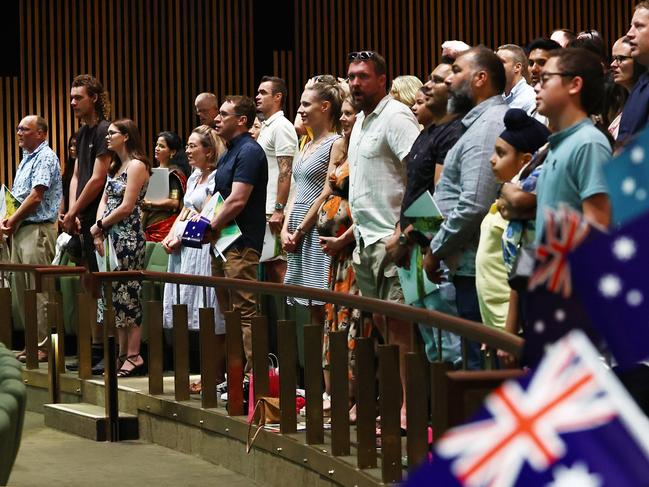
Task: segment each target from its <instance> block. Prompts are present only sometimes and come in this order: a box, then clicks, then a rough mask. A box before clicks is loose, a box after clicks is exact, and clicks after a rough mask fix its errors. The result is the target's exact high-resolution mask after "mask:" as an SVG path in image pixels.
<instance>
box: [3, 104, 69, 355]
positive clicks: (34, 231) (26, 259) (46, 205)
mask: <svg viewBox="0 0 649 487" xmlns="http://www.w3.org/2000/svg"><path fill="white" fill-rule="evenodd" d="M16 133H17V135H18V144H19V145H20V147H21V148H22V149H23V159H22V161H20V165H19V166H18V170H17V171H16V176H15V178H14V184H13V188H12V193H13V195H14V196H15V197H16V199H17V200H18V201H19V202H20V207H19V208H18V209H17V210H16V212H15V213H14V214H13V215H10V216H8V217H7V218H5V219H4V220H3V221H2V224H0V232H2V233H3V234H5V235H10V236H12V241H11V262H12V263H15V264H45V265H48V264H51V263H52V259H53V258H54V247H55V244H56V219H57V216H58V211H59V206H60V204H61V198H62V196H63V189H62V185H61V166H60V164H59V158H58V157H57V156H56V154H55V153H54V151H53V150H52V149H51V148H50V147H49V145H48V143H47V122H46V121H45V119H43V118H41V117H39V116H38V115H28V116H26V117H25V118H23V119H22V120H21V121H20V124H19V125H18V127H17V128H16ZM26 287H27V286H26V280H25V275H24V274H23V273H15V274H14V276H13V279H12V291H13V292H12V310H13V316H14V318H15V322H16V324H17V325H18V327H20V326H21V325H22V327H23V328H24V305H23V298H24V293H25V289H26ZM46 304H47V296H46V294H45V293H41V294H39V295H38V296H37V316H38V341H39V347H40V348H39V351H38V359H39V361H41V362H45V361H47V351H46V349H45V348H44V345H45V343H46V341H47V319H46ZM18 358H19V359H22V360H23V361H24V359H25V355H24V352H23V353H20V354H19V355H18Z"/></svg>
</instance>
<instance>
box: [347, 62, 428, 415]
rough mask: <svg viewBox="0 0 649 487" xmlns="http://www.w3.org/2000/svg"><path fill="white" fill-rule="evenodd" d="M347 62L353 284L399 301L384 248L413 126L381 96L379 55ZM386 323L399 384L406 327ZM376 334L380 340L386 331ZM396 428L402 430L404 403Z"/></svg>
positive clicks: (403, 109) (398, 106)
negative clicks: (352, 117) (353, 112)
mask: <svg viewBox="0 0 649 487" xmlns="http://www.w3.org/2000/svg"><path fill="white" fill-rule="evenodd" d="M348 59H349V67H348V70H347V75H348V78H349V89H350V92H351V95H352V97H353V98H354V102H355V104H356V105H357V107H358V108H359V113H358V115H357V116H356V123H355V124H354V128H353V129H352V133H351V136H350V140H349V152H348V160H349V205H350V207H351V214H352V219H353V221H354V235H355V237H356V248H355V250H354V254H353V257H352V260H353V266H354V272H355V273H356V282H357V284H358V287H359V289H360V291H361V293H362V294H363V296H367V297H373V298H378V299H384V300H388V301H396V302H403V291H402V289H401V285H400V283H399V277H398V275H397V267H396V265H395V264H394V262H391V261H390V260H389V258H388V256H387V254H386V248H385V247H386V244H387V242H388V240H389V239H390V236H391V235H392V234H393V233H394V229H395V227H396V225H397V222H398V221H399V213H400V210H401V201H402V200H403V196H404V192H405V186H406V166H405V164H404V159H405V157H406V156H407V155H408V153H409V152H410V148H411V147H412V144H413V142H414V141H415V139H416V138H417V137H418V136H419V125H418V124H417V119H416V118H415V116H414V115H413V113H412V112H411V111H410V109H409V108H408V107H407V106H406V105H404V104H403V103H401V102H398V101H396V100H394V99H393V98H391V97H390V96H388V95H387V94H386V81H387V79H386V71H387V70H386V64H385V59H383V57H382V56H381V55H380V54H378V53H376V52H373V51H361V52H353V53H351V54H349V56H348ZM390 321H391V322H390V324H389V327H388V328H389V331H390V337H389V340H390V342H391V343H396V344H398V345H399V353H400V355H401V365H402V370H401V372H402V377H401V380H402V384H405V368H404V364H405V360H404V359H405V357H404V354H405V353H406V352H407V351H409V349H410V324H408V323H405V322H396V320H390ZM385 325H386V326H387V325H388V324H387V323H386V324H385ZM382 332H383V334H384V336H385V333H387V329H384V330H382ZM386 338H387V336H386ZM404 397H405V396H404ZM401 426H402V427H405V426H406V415H405V401H404V405H403V408H402V410H401Z"/></svg>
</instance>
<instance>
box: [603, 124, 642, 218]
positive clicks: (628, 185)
mask: <svg viewBox="0 0 649 487" xmlns="http://www.w3.org/2000/svg"><path fill="white" fill-rule="evenodd" d="M604 176H605V177H606V184H607V185H608V187H609V198H610V200H611V206H612V208H613V221H614V222H615V223H616V224H624V223H626V222H628V221H630V220H633V219H635V218H637V217H639V216H640V215H642V214H643V213H647V212H649V125H648V126H647V128H645V129H644V130H643V131H642V132H640V133H639V134H638V136H637V137H636V138H635V139H634V140H633V142H631V143H630V144H629V145H627V146H626V147H625V149H624V151H623V152H622V153H621V154H620V155H619V156H617V157H615V158H613V159H611V160H610V161H608V162H607V163H606V164H604Z"/></svg>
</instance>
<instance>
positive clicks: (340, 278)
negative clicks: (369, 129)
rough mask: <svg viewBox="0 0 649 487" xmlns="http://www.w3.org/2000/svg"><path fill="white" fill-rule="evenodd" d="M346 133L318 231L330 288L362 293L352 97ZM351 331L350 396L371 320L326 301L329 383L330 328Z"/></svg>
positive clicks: (345, 113) (346, 106)
mask: <svg viewBox="0 0 649 487" xmlns="http://www.w3.org/2000/svg"><path fill="white" fill-rule="evenodd" d="M340 122H341V128H342V135H343V136H342V137H341V138H340V139H338V140H336V142H334V149H335V152H336V153H337V154H339V155H340V156H339V158H338V159H337V160H335V161H333V164H334V168H333V170H332V171H331V172H330V173H329V187H330V191H331V194H330V195H329V196H328V197H327V199H326V201H325V202H324V203H323V204H322V206H321V207H320V211H319V212H318V223H317V228H318V233H319V235H320V246H321V247H322V250H323V251H324V252H325V253H326V254H327V255H329V256H330V257H331V267H330V270H329V283H330V289H331V290H332V291H336V292H339V293H344V294H354V295H358V294H359V291H358V286H357V285H356V275H355V274H354V268H353V267H352V252H353V250H354V247H355V246H356V240H355V238H354V223H353V221H352V215H351V210H350V208H349V164H348V162H347V149H348V147H349V137H350V135H351V132H352V128H353V127H354V123H355V122H356V109H355V108H354V105H353V104H352V100H351V98H349V97H347V98H345V101H344V102H343V104H342V114H341V116H340ZM336 330H346V331H347V349H348V370H349V378H350V381H349V390H350V398H353V395H354V390H355V387H354V374H353V371H354V357H355V355H354V350H355V349H356V339H357V338H361V337H367V336H369V334H370V332H371V323H369V321H368V322H367V323H365V322H364V321H362V319H361V312H360V310H358V309H350V308H348V307H346V306H333V305H332V304H330V303H328V304H326V305H325V321H324V337H323V350H322V355H323V357H322V358H323V364H322V365H323V368H324V370H325V383H326V384H327V385H328V384H329V380H328V378H327V375H328V371H329V364H330V357H329V331H336ZM327 392H328V391H327ZM355 418H356V410H355V407H353V408H352V410H351V411H350V419H352V420H355Z"/></svg>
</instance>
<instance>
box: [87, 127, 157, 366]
mask: <svg viewBox="0 0 649 487" xmlns="http://www.w3.org/2000/svg"><path fill="white" fill-rule="evenodd" d="M106 139H107V141H108V149H109V150H111V151H112V153H113V160H112V162H111V164H110V167H109V169H108V178H107V180H106V187H105V189H104V195H103V197H102V200H101V203H100V204H99V208H98V209H97V223H95V224H94V225H93V226H92V228H91V229H90V233H91V234H92V236H93V239H94V244H95V248H96V249H97V252H98V253H99V254H100V255H105V252H106V250H108V249H106V248H105V246H104V242H105V241H109V242H110V246H111V247H110V248H111V250H114V252H115V257H116V260H117V269H115V270H117V271H130V270H138V269H142V268H143V267H144V248H145V239H144V229H143V228H142V221H141V218H140V214H141V204H142V201H143V199H144V195H145V193H146V190H147V186H148V184H149V176H150V174H151V163H150V162H149V161H148V159H147V158H146V156H145V155H144V151H143V150H142V145H141V144H140V135H139V131H138V128H137V125H135V123H134V122H133V121H132V120H128V119H123V120H116V121H114V122H113V123H112V124H111V125H110V127H108V134H107V135H106ZM108 260H109V261H110V257H109V259H108ZM102 270H103V269H102ZM140 288H141V284H140V283H139V282H138V281H128V282H116V283H113V307H114V308H115V327H116V328H117V337H118V342H119V359H118V363H117V365H118V371H117V376H118V377H128V376H130V375H136V374H142V373H143V372H144V359H143V358H142V356H141V355H140V326H141V325H142V303H141V302H140ZM102 301H103V299H102ZM103 308H104V305H103V303H101V302H100V304H99V309H100V312H101V310H103Z"/></svg>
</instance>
